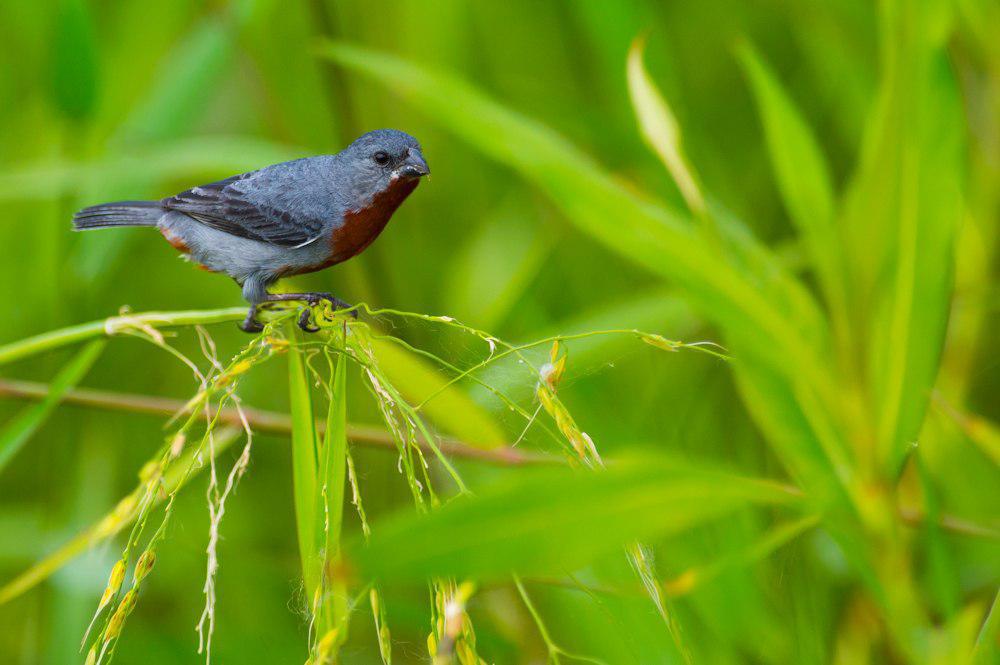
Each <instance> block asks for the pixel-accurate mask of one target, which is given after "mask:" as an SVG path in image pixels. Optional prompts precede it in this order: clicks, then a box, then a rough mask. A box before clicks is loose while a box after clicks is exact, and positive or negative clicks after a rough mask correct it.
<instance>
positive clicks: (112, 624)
mask: <svg viewBox="0 0 1000 665" xmlns="http://www.w3.org/2000/svg"><path fill="white" fill-rule="evenodd" d="M124 609H125V608H123V607H119V608H118V609H117V610H115V613H114V614H112V615H111V620H110V621H108V627H107V628H105V629H104V641H105V642H110V641H111V640H113V639H115V638H116V637H118V635H119V634H121V632H122V624H124V623H125V614H126V612H125V611H124Z"/></svg>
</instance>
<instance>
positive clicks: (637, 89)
mask: <svg viewBox="0 0 1000 665" xmlns="http://www.w3.org/2000/svg"><path fill="white" fill-rule="evenodd" d="M644 48H645V39H643V38H641V37H640V38H638V39H636V40H635V41H634V42H632V48H631V49H629V53H628V90H629V94H630V95H631V96H632V106H633V108H634V109H635V114H636V116H637V118H638V120H639V127H640V129H641V130H642V136H643V138H644V139H646V143H648V144H649V146H650V147H651V148H652V149H653V150H654V151H655V152H656V154H657V155H659V157H660V159H661V160H662V161H663V164H664V166H666V167H667V170H668V171H669V172H670V175H671V176H672V177H673V179H674V182H675V183H677V188H678V189H679V190H680V192H681V195H682V196H683V197H684V200H685V201H686V202H687V205H688V207H689V208H690V209H691V212H693V213H694V214H695V215H699V216H701V215H705V213H706V212H707V209H706V207H705V197H704V196H703V195H702V193H701V186H700V185H699V184H698V178H697V175H696V174H695V173H694V170H693V169H692V168H691V166H690V164H689V163H688V159H687V156H686V155H685V154H684V147H683V145H682V144H681V132H680V127H678V125H677V120H676V119H675V118H674V114H673V111H671V110H670V105H669V104H667V100H666V99H664V98H663V95H661V94H660V91H659V90H658V89H657V88H656V84H654V83H653V81H652V79H651V78H650V77H649V73H648V72H647V71H646V66H645V65H644V64H643V62H642V52H643V49H644Z"/></svg>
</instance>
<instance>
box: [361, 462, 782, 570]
mask: <svg viewBox="0 0 1000 665" xmlns="http://www.w3.org/2000/svg"><path fill="white" fill-rule="evenodd" d="M795 501H796V498H795V497H794V496H793V495H792V494H790V493H788V492H787V491H786V490H784V489H781V488H779V487H777V486H775V485H772V484H770V483H766V482H761V481H755V480H749V479H745V478H739V477H734V476H732V475H729V474H723V473H718V472H714V471H704V470H700V469H692V468H688V467H683V466H676V465H673V464H671V463H667V462H664V461H662V460H654V459H643V460H636V461H621V462H616V463H614V464H612V465H611V466H610V467H609V468H608V469H607V470H605V471H601V472H589V471H588V472H576V473H574V472H569V471H566V470H562V469H547V470H544V471H538V472H531V473H521V474H519V475H518V477H516V478H513V479H507V482H506V483H498V484H497V485H495V486H494V487H493V488H491V489H490V490H488V491H486V492H483V493H482V494H480V495H478V496H477V497H475V498H472V499H468V500H466V499H457V500H455V501H453V502H451V503H449V504H447V505H445V506H444V507H442V508H440V509H438V510H435V511H432V512H430V513H428V514H426V515H424V516H414V515H412V514H405V515H399V516H396V517H395V518H394V519H390V520H388V521H386V522H385V523H382V524H378V525H377V527H376V528H375V529H374V531H373V534H372V538H371V541H370V545H369V546H368V547H364V546H363V544H362V543H361V542H360V541H356V542H354V543H352V545H350V546H348V548H347V550H346V554H347V558H348V560H349V561H350V563H351V564H352V567H353V569H355V570H357V571H358V572H360V574H361V575H362V576H363V578H365V579H369V578H373V579H378V580H379V581H381V582H392V581H411V582H414V581H418V580H423V579H428V578H431V577H433V576H455V577H457V578H459V579H464V578H467V577H473V578H476V579H484V578H498V577H502V576H505V575H507V574H509V573H510V572H512V571H513V572H518V573H524V574H552V573H559V574H561V573H565V572H566V571H567V570H573V569H575V568H577V567H579V566H582V565H585V564H587V563H588V562H590V561H592V560H593V559H594V558H595V557H597V556H600V555H601V554H605V553H608V552H612V551H614V550H615V549H616V548H618V547H620V546H621V545H623V544H625V543H627V542H629V541H631V540H633V539H637V538H651V537H657V536H661V535H664V534H667V533H675V532H678V531H681V530H684V529H687V528H690V527H693V526H695V525H698V524H701V523H704V522H706V521H708V520H711V519H714V518H717V517H719V516H721V515H724V514H726V513H728V512H730V511H732V510H734V509H736V508H739V507H741V506H746V505H751V504H789V503H794V502H795Z"/></svg>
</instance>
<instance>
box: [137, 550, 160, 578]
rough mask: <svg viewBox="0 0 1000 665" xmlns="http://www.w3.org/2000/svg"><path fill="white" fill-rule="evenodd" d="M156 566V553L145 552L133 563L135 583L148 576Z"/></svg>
mask: <svg viewBox="0 0 1000 665" xmlns="http://www.w3.org/2000/svg"><path fill="white" fill-rule="evenodd" d="M155 564H156V552H154V551H153V550H146V551H145V552H143V553H142V555H141V556H140V557H139V560H138V561H136V563H135V583H136V584H138V583H139V582H141V581H142V580H143V578H144V577H146V575H149V573H150V572H152V570H153V566H154V565H155Z"/></svg>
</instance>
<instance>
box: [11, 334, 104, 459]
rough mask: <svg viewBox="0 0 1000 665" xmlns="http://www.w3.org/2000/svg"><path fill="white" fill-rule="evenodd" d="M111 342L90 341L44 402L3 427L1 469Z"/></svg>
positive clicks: (63, 373)
mask: <svg viewBox="0 0 1000 665" xmlns="http://www.w3.org/2000/svg"><path fill="white" fill-rule="evenodd" d="M106 344H107V341H106V340H103V339H98V340H94V341H92V342H90V343H89V344H87V345H86V346H85V347H83V349H82V350H81V351H80V352H79V353H78V354H76V356H74V357H73V359H72V360H71V361H70V362H69V363H67V364H66V366H65V367H63V368H62V370H60V372H59V373H58V374H57V375H56V376H55V378H54V379H53V380H52V383H51V384H50V389H49V394H48V396H46V398H45V399H43V400H42V401H41V402H39V403H37V404H33V405H31V406H29V407H27V408H25V409H24V410H23V411H21V413H19V414H18V415H17V416H15V417H14V419H13V420H12V421H11V422H9V423H7V425H6V427H4V428H3V430H0V472H2V471H3V470H4V468H5V467H6V466H7V464H9V463H10V461H11V460H12V459H13V458H14V456H15V455H17V453H18V452H19V451H20V450H21V448H22V447H23V446H24V444H25V443H27V442H28V439H30V438H31V437H32V435H33V434H34V433H35V432H37V431H38V429H39V428H40V427H41V426H42V425H43V424H45V421H46V420H48V417H49V416H50V415H51V414H52V412H53V411H55V409H56V406H58V404H59V402H60V401H61V400H62V396H63V395H64V394H65V393H66V391H67V390H69V389H71V388H72V387H73V386H75V385H76V384H77V383H79V381H80V379H82V378H83V377H84V376H85V375H86V374H87V372H88V371H90V368H91V367H92V366H93V365H94V363H95V362H96V361H97V359H98V358H99V357H100V355H101V352H102V351H104V347H105V345H106Z"/></svg>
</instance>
